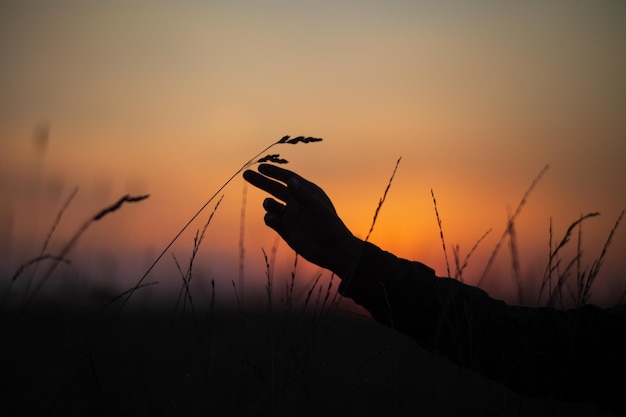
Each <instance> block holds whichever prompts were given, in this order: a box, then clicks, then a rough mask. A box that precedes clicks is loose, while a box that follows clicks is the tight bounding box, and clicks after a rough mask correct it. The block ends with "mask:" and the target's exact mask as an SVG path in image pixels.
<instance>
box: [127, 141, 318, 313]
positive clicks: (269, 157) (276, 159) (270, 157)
mask: <svg viewBox="0 0 626 417" xmlns="http://www.w3.org/2000/svg"><path fill="white" fill-rule="evenodd" d="M321 141H322V139H321V138H314V137H304V136H298V137H295V138H291V137H290V136H283V137H282V138H281V139H279V140H278V141H276V142H274V143H272V144H270V145H269V146H266V147H265V148H263V150H261V151H260V152H258V153H256V154H255V155H254V156H253V157H252V158H250V159H249V160H248V161H246V162H245V163H244V164H243V165H242V166H241V167H240V168H239V169H238V170H236V171H235V173H234V174H232V175H231V176H230V177H229V178H228V179H227V180H226V182H224V183H223V184H222V185H221V186H220V187H219V188H218V189H217V191H215V192H214V193H213V194H212V195H211V196H210V197H209V198H208V199H207V200H206V202H205V203H204V204H202V206H200V208H199V209H198V210H197V211H196V212H195V213H194V214H193V215H192V216H191V218H190V219H189V220H188V221H187V222H186V223H185V224H184V225H183V227H181V229H180V230H179V231H178V232H177V233H176V234H175V235H174V237H173V238H172V239H171V240H170V242H169V243H168V244H167V245H166V246H165V248H164V249H163V250H162V251H161V253H160V254H159V255H158V256H157V257H156V259H155V260H154V261H153V262H152V264H151V265H150V266H149V267H148V269H147V270H146V272H144V274H143V275H142V276H141V278H140V279H139V280H138V281H137V284H135V287H134V288H133V289H132V290H131V292H130V293H129V294H128V296H127V297H126V299H125V300H124V302H123V303H122V305H121V306H120V309H122V308H123V307H124V306H125V305H126V303H127V302H128V300H129V299H130V297H131V296H132V295H133V293H134V290H136V289H137V288H138V287H139V286H140V285H141V283H142V282H143V281H144V280H145V279H146V277H147V276H148V274H150V272H151V271H152V270H153V269H154V267H155V266H156V264H157V263H158V262H159V261H160V260H161V258H162V257H163V255H165V253H167V251H168V250H169V249H170V248H171V247H172V245H173V244H174V242H176V240H178V238H179V237H180V235H182V234H183V232H184V231H185V230H187V228H188V227H189V225H191V223H193V221H194V220H195V219H196V218H197V217H198V216H199V215H200V213H202V212H203V211H204V209H205V208H206V207H207V206H208V205H209V204H210V203H211V201H213V199H215V197H216V196H217V195H218V194H219V193H221V192H222V190H223V189H224V188H226V186H227V185H228V184H230V182H231V181H232V180H233V179H234V178H235V177H237V176H238V175H239V174H241V173H242V172H243V171H244V170H245V169H248V168H250V167H252V166H253V165H256V164H258V163H263V162H272V163H277V164H285V163H287V162H289V161H287V160H286V159H282V158H280V155H279V154H266V155H265V156H263V157H261V155H263V154H265V153H266V152H269V150H270V149H271V148H273V147H274V146H277V145H281V144H291V145H295V144H298V143H312V142H321Z"/></svg>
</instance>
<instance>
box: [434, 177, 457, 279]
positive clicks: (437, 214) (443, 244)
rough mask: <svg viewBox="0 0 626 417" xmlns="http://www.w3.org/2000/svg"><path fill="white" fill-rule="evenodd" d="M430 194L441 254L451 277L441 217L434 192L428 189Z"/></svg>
mask: <svg viewBox="0 0 626 417" xmlns="http://www.w3.org/2000/svg"><path fill="white" fill-rule="evenodd" d="M430 195H431V196H432V197H433V205H434V206H435V216H437V225H438V226H439V237H440V238H441V246H442V247H443V256H444V259H445V260H446V270H447V271H448V276H449V277H451V276H452V275H451V274H450V263H449V262H448V251H447V250H446V240H445V239H444V237H443V227H442V226H441V218H440V217H439V210H438V209H437V199H436V198H435V192H434V191H433V189H432V188H431V189H430Z"/></svg>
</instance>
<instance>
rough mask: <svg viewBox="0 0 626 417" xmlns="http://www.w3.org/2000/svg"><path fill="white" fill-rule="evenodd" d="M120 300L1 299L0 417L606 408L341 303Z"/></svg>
mask: <svg viewBox="0 0 626 417" xmlns="http://www.w3.org/2000/svg"><path fill="white" fill-rule="evenodd" d="M133 310H134V311H133ZM133 310H129V309H125V310H122V312H121V313H119V314H118V313H116V312H115V309H113V308H111V309H108V310H105V311H104V312H101V313H99V314H98V315H93V311H92V310H91V311H90V310H84V311H81V310H78V309H75V308H70V307H68V305H47V306H31V307H30V308H29V309H27V310H26V312H25V313H22V314H18V313H17V312H15V311H6V310H5V311H4V313H3V315H2V318H1V321H2V323H1V325H2V327H1V328H2V342H1V343H2V352H3V353H2V356H1V357H2V364H1V369H2V387H3V388H2V391H1V392H2V401H1V402H0V415H3V416H13V415H33V416H38V415H42V416H43V415H45V416H79V415H80V416H86V415H107V416H113V415H134V416H143V415H145V416H155V415H172V416H213V415H215V416H243V415H250V416H258V415H269V416H348V415H355V416H368V415H372V416H383V415H385V416H395V415H457V416H486V415H492V416H499V415H507V416H556V415H565V416H602V415H610V414H607V413H604V412H602V411H601V410H598V409H596V408H594V407H591V406H589V405H584V404H578V405H571V404H564V403H561V402H558V401H555V400H552V399H545V398H543V399H534V398H526V397H520V396H519V395H517V394H515V393H512V392H511V391H509V390H507V389H505V388H503V387H502V386H501V385H500V384H498V383H496V382H493V381H489V380H487V379H485V378H483V377H481V376H480V375H478V374H476V373H474V372H472V371H468V370H464V369H461V368H459V367H457V366H455V365H452V364H450V363H449V362H447V361H446V360H445V359H443V358H441V357H439V356H437V355H435V354H431V353H428V352H425V351H424V350H422V349H420V348H419V347H418V346H417V345H416V344H415V343H414V342H412V341H411V340H410V339H408V338H406V337H404V336H402V335H399V334H397V333H395V332H393V331H392V330H390V329H388V328H385V327H382V326H380V325H378V324H377V323H375V322H373V321H371V320H369V319H366V318H363V317H358V316H356V315H354V314H346V313H342V312H340V311H335V312H333V313H331V314H328V315H319V314H317V315H316V314H315V313H314V312H310V313H306V314H304V313H301V312H299V311H291V312H290V313H289V314H286V312H280V311H279V312H277V313H274V314H273V315H271V316H270V315H269V313H267V312H263V311H261V312H240V311H237V310H234V311H213V312H210V311H203V312H198V311H196V312H195V314H192V313H186V314H182V313H177V314H174V313H173V309H172V308H167V309H165V308H163V309H155V308H152V309H147V308H146V309H139V308H134V309H133Z"/></svg>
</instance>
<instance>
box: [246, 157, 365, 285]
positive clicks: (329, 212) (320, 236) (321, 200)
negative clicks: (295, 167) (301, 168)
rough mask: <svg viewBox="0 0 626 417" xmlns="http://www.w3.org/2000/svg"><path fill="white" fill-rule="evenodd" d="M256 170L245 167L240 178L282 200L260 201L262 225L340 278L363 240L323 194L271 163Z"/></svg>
mask: <svg viewBox="0 0 626 417" xmlns="http://www.w3.org/2000/svg"><path fill="white" fill-rule="evenodd" d="M259 172H260V174H259V173H257V172H255V171H252V170H247V171H245V172H244V173H243V177H244V178H245V179H246V181H248V182H249V183H250V184H252V185H254V186H255V187H258V188H260V189H262V190H264V191H267V192H268V193H270V194H271V195H272V196H274V197H276V198H277V199H278V200H280V201H282V202H284V204H282V203H281V202H279V201H276V200H275V199H273V198H266V199H265V200H264V201H263V208H265V210H266V211H267V213H266V214H265V224H266V225H268V226H269V227H271V228H272V229H274V230H276V232H278V234H279V235H280V236H281V237H282V238H283V239H284V240H285V242H287V244H288V245H289V246H290V247H291V248H292V249H293V250H294V251H296V252H297V253H299V254H300V255H302V256H303V257H304V258H305V259H306V260H308V261H309V262H313V263H314V264H317V265H319V266H321V267H323V268H326V269H329V270H331V271H332V272H334V273H335V274H337V275H338V276H339V277H341V278H344V277H345V276H346V274H348V272H349V271H350V270H351V268H353V267H354V265H355V264H356V262H357V261H358V256H359V253H360V250H361V245H362V243H363V242H362V241H361V240H360V239H358V238H357V237H355V236H354V235H353V234H352V233H351V232H350V231H349V230H348V228H347V227H346V226H345V225H344V224H343V222H342V221H341V219H340V218H339V216H338V215H337V212H336V211H335V208H334V207H333V204H332V202H331V201H330V199H329V198H328V196H327V195H326V193H325V192H324V191H323V190H322V189H321V188H319V187H318V186H317V185H315V184H313V183H312V182H309V181H307V180H305V179H304V178H302V177H301V176H299V175H297V174H296V173H294V172H292V171H289V170H286V169H283V168H280V167H278V166H275V165H271V164H261V165H259ZM261 174H263V175H261ZM275 180H278V181H275Z"/></svg>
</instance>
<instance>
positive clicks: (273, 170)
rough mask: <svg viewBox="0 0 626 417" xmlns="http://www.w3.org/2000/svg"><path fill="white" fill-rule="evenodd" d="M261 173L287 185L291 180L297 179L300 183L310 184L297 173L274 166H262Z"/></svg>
mask: <svg viewBox="0 0 626 417" xmlns="http://www.w3.org/2000/svg"><path fill="white" fill-rule="evenodd" d="M259 172H260V173H261V174H264V175H267V176H268V177H271V178H274V179H277V180H279V181H282V182H284V183H285V184H287V182H289V178H295V179H297V180H298V181H300V182H308V181H306V180H305V179H304V178H302V177H301V176H300V175H298V174H296V173H295V172H293V171H289V170H288V169H285V168H281V167H279V166H276V165H272V164H260V165H259Z"/></svg>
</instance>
